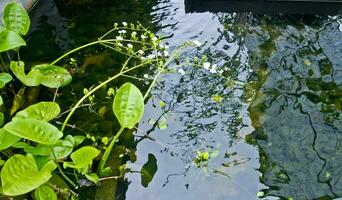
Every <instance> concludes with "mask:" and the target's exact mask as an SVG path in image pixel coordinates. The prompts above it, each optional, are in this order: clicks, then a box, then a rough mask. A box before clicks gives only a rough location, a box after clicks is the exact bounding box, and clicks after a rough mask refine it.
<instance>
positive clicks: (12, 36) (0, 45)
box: [0, 30, 26, 52]
mask: <svg viewBox="0 0 342 200" xmlns="http://www.w3.org/2000/svg"><path fill="white" fill-rule="evenodd" d="M21 46H26V42H25V41H24V40H23V38H21V37H20V35H18V34H17V33H16V32H13V31H9V30H3V31H1V32H0V52H4V51H8V50H11V49H15V48H18V47H21Z"/></svg>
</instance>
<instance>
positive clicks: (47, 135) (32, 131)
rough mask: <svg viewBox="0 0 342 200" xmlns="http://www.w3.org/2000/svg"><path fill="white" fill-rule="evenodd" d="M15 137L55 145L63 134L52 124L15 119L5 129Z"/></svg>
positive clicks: (34, 120)
mask: <svg viewBox="0 0 342 200" xmlns="http://www.w3.org/2000/svg"><path fill="white" fill-rule="evenodd" d="M4 128H5V129H6V130H7V131H8V132H10V133H11V134H13V135H16V136H19V137H22V138H25V139H28V140H32V141H34V142H37V143H40V144H47V145H52V144H55V143H56V142H57V141H58V139H59V138H61V137H62V136H63V133H62V132H61V131H59V130H58V128H56V127H55V126H53V125H52V124H49V123H48V122H44V121H40V120H36V119H14V120H13V121H11V122H9V123H8V124H6V125H5V127H4Z"/></svg>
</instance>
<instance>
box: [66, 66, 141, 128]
mask: <svg viewBox="0 0 342 200" xmlns="http://www.w3.org/2000/svg"><path fill="white" fill-rule="evenodd" d="M145 64H147V63H141V64H139V65H136V66H134V67H132V68H129V69H127V70H124V71H122V72H120V73H118V74H116V75H115V76H113V77H111V78H109V79H108V80H106V81H104V82H102V83H101V84H99V85H98V86H96V87H95V88H93V89H92V90H90V91H89V92H88V93H87V94H85V95H84V96H83V97H82V98H81V99H80V100H79V101H78V102H77V103H76V104H75V106H74V107H73V108H72V109H71V111H70V112H69V114H68V116H67V117H66V118H65V120H64V122H63V125H62V128H61V131H62V132H63V131H64V129H65V126H66V125H67V123H68V121H69V119H70V118H71V116H72V115H73V114H74V112H75V111H76V109H77V108H78V107H79V106H80V105H81V104H82V103H83V101H84V100H86V99H87V98H88V97H89V96H90V95H92V94H93V93H94V92H95V91H97V90H98V89H100V88H101V87H103V86H105V85H106V84H108V83H109V82H111V81H113V80H115V79H116V78H118V77H120V76H121V75H122V74H125V73H127V72H130V71H132V70H134V69H137V68H139V67H141V66H143V65H145ZM127 65H128V62H127V61H126V63H125V65H124V66H123V67H124V68H125V67H126V66H127Z"/></svg>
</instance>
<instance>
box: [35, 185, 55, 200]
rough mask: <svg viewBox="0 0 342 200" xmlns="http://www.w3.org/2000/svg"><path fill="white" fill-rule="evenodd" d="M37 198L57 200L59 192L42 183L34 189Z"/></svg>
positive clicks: (38, 199) (40, 199)
mask: <svg viewBox="0 0 342 200" xmlns="http://www.w3.org/2000/svg"><path fill="white" fill-rule="evenodd" d="M34 197H35V198H36V200H47V199H49V200H57V194H56V192H55V191H53V189H52V188H50V187H49V186H47V185H42V186H40V187H39V188H37V189H36V190H35V191H34Z"/></svg>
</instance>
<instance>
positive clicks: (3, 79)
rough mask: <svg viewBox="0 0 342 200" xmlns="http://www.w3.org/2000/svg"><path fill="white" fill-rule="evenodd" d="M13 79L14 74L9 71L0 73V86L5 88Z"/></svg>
mask: <svg viewBox="0 0 342 200" xmlns="http://www.w3.org/2000/svg"><path fill="white" fill-rule="evenodd" d="M11 80H12V76H11V74H9V73H5V72H3V73H0V88H3V87H4V86H5V85H6V84H7V83H9V82H10V81H11Z"/></svg>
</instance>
